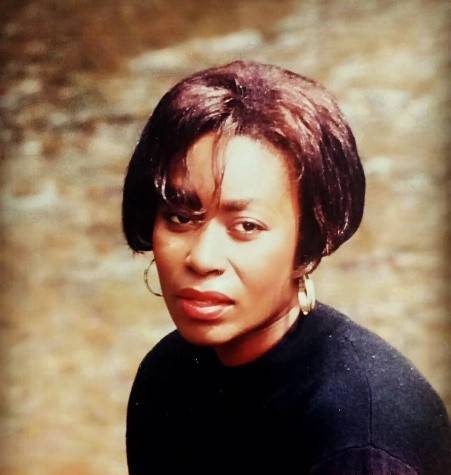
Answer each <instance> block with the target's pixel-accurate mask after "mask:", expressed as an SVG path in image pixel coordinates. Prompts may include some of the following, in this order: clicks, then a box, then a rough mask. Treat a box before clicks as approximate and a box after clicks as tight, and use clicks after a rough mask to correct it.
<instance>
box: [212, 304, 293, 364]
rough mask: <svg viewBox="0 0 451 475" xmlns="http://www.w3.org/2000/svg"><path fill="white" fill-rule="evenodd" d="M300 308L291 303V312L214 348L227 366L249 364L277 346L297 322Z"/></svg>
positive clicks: (286, 311) (285, 311) (287, 311)
mask: <svg viewBox="0 0 451 475" xmlns="http://www.w3.org/2000/svg"><path fill="white" fill-rule="evenodd" d="M300 311H301V309H300V306H299V303H298V301H297V299H296V302H295V303H293V302H291V307H290V308H289V310H286V309H285V310H284V311H282V312H280V313H278V314H276V315H275V316H273V317H270V318H268V319H267V320H265V321H264V322H263V324H261V325H258V326H257V327H256V328H254V329H253V330H251V331H249V332H247V333H245V334H244V335H239V336H237V337H236V338H234V339H233V340H231V341H229V342H227V343H223V344H220V345H216V346H214V350H215V352H216V354H217V356H218V358H219V360H220V361H221V362H222V364H224V365H225V366H238V365H241V364H245V363H249V362H251V361H253V360H255V359H257V358H258V357H259V356H261V355H263V354H264V353H266V352H267V351H268V350H269V349H271V348H272V347H273V346H275V345H276V344H277V343H278V342H279V341H280V340H281V339H282V338H283V336H284V335H285V334H286V333H287V332H288V331H289V330H290V328H291V327H292V326H293V324H294V323H295V322H296V321H297V319H298V316H299V314H300Z"/></svg>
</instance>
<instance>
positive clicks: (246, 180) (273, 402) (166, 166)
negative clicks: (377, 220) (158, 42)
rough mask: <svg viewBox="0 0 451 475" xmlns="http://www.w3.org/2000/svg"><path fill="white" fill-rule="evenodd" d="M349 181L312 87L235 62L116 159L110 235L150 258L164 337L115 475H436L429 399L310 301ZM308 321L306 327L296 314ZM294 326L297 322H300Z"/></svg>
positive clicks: (339, 136) (193, 87) (133, 399)
mask: <svg viewBox="0 0 451 475" xmlns="http://www.w3.org/2000/svg"><path fill="white" fill-rule="evenodd" d="M364 193H365V178H364V174H363V170H362V166H361V163H360V160H359V156H358V153H357V148H356V144H355V141H354V137H353V135H352V132H351V130H350V128H349V126H348V124H347V123H346V121H345V119H344V117H343V115H342V114H341V112H340V110H339V109H338V106H337V105H336V103H335V101H334V99H333V98H332V97H331V95H330V94H329V93H328V92H327V91H326V90H324V89H323V88H322V87H321V86H320V85H319V84H318V83H316V82H314V81H312V80H310V79H307V78H305V77H302V76H299V75H297V74H295V73H292V72H289V71H286V70H282V69H280V68H277V67H275V66H269V65H263V64H258V63H252V62H243V61H237V62H234V63H231V64H228V65H226V66H223V67H218V68H212V69H208V70H206V71H202V72H199V73H197V74H194V75H193V76H191V77H189V78H187V79H185V80H183V81H181V82H180V83H179V84H177V85H176V86H175V87H173V88H172V89H171V90H170V91H169V92H168V93H167V94H166V95H165V96H164V97H163V98H162V99H161V101H160V103H159V104H158V106H157V107H156V109H155V111H154V112H153V114H152V116H151V117H150V119H149V121H148V123H147V125H146V127H145V128H144V131H143V133H142V136H141V139H140V141H139V143H138V145H137V147H136V150H135V152H134V154H133V156H132V159H131V161H130V164H129V167H128V170H127V175H126V179H125V184H124V200H123V229H124V233H125V236H126V238H127V242H128V244H129V246H130V247H131V249H132V250H133V251H135V252H144V251H149V250H152V251H153V254H154V259H152V261H151V264H150V266H149V268H148V269H147V270H146V273H145V277H146V283H147V285H148V286H149V288H150V290H151V291H153V292H154V293H156V290H155V288H153V287H152V285H153V284H152V283H151V282H150V281H151V280H152V275H153V276H154V277H155V275H156V271H158V277H159V280H160V283H161V290H162V295H163V297H164V300H165V302H166V305H167V307H168V310H169V313H170V315H171V317H172V319H173V320H174V323H175V325H176V327H177V330H176V331H174V332H172V333H171V334H169V335H168V336H166V337H165V338H163V339H162V340H161V341H160V342H159V343H158V344H157V345H156V346H155V348H153V349H152V350H151V351H150V352H149V354H148V355H147V356H146V357H145V358H144V360H143V362H142V363H141V365H140V367H139V370H138V373H137V375H136V379H135V381H134V384H133V388H132V391H131V395H130V400H129V406H128V415H127V457H128V465H129V473H130V474H131V475H141V474H149V473H155V472H156V473H181V471H182V470H183V471H184V472H185V471H186V472H187V473H191V471H192V473H207V472H208V473H218V472H221V473H222V472H226V471H227V472H230V471H232V472H234V473H259V472H261V471H272V472H273V473H281V474H283V473H298V474H309V475H313V474H315V475H319V474H337V475H338V474H339V475H348V474H349V475H350V474H374V475H384V474H409V475H413V474H416V475H444V474H445V473H449V472H448V471H447V470H449V467H451V462H450V429H449V421H448V418H447V415H446V411H445V409H444V406H443V404H442V402H441V401H440V399H439V397H438V396H437V395H436V393H435V392H434V390H433V389H432V388H431V387H430V385H429V384H428V383H427V382H426V381H425V380H424V379H423V377H422V376H421V375H420V374H419V373H418V372H417V371H416V370H415V369H414V368H413V367H412V365H411V363H410V362H408V361H407V360H406V359H405V358H403V357H402V356H401V355H400V354H399V353H398V352H396V351H395V350H394V349H393V348H392V347H390V346H389V345H388V344H387V343H385V342H384V341H382V340H381V339H380V338H378V337H377V336H375V335H374V334H372V333H370V332H369V331H367V330H365V329H363V328H361V327H360V326H358V325H357V324H355V323H353V322H352V321H351V320H350V319H349V318H347V317H346V316H344V315H342V314H341V313H339V312H338V311H336V310H334V309H332V308H331V307H329V306H327V305H325V304H322V303H320V302H317V303H315V297H314V290H313V283H312V280H311V278H310V274H311V273H312V271H313V270H314V269H315V268H316V267H317V266H318V264H319V263H320V261H321V258H322V257H323V256H326V255H329V254H331V253H332V252H334V251H335V250H336V249H337V248H338V247H339V246H340V245H341V244H342V243H343V242H345V241H346V240H347V239H349V238H350V237H351V236H352V235H353V233H354V232H355V231H356V229H357V228H358V226H359V224H360V221H361V218H362V213H363V205H364ZM307 316H308V317H307ZM306 317H307V318H306Z"/></svg>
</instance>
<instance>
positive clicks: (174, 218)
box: [166, 214, 193, 224]
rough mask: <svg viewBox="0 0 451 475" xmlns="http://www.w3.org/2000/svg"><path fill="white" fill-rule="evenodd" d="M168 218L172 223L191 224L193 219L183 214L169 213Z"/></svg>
mask: <svg viewBox="0 0 451 475" xmlns="http://www.w3.org/2000/svg"><path fill="white" fill-rule="evenodd" d="M166 219H167V220H168V221H169V222H170V223H172V224H189V223H191V221H193V220H192V219H191V218H189V217H188V216H184V215H183V214H168V215H167V216H166Z"/></svg>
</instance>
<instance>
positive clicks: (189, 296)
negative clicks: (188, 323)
mask: <svg viewBox="0 0 451 475" xmlns="http://www.w3.org/2000/svg"><path fill="white" fill-rule="evenodd" d="M178 297H179V298H180V305H181V307H182V310H183V312H184V313H185V314H186V315H187V316H188V317H190V318H193V319H195V320H215V319H217V318H219V317H220V316H221V314H222V313H223V312H224V311H225V310H226V309H227V308H229V307H230V306H231V305H233V303H234V301H233V300H232V299H231V298H230V297H228V296H227V295H225V294H222V293H220V292H213V291H205V292H202V291H200V290H196V289H192V288H185V289H182V290H181V291H180V292H179V293H178Z"/></svg>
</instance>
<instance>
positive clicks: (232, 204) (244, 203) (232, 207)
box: [221, 199, 253, 213]
mask: <svg viewBox="0 0 451 475" xmlns="http://www.w3.org/2000/svg"><path fill="white" fill-rule="evenodd" d="M252 201H253V200H252V199H247V200H227V201H222V202H221V208H222V209H223V210H224V211H227V212H235V213H236V212H238V211H243V210H245V209H246V208H247V207H248V206H249V204H250V203H251V202H252Z"/></svg>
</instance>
